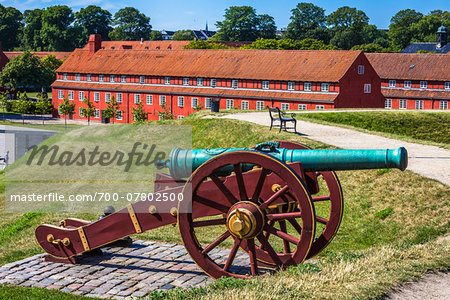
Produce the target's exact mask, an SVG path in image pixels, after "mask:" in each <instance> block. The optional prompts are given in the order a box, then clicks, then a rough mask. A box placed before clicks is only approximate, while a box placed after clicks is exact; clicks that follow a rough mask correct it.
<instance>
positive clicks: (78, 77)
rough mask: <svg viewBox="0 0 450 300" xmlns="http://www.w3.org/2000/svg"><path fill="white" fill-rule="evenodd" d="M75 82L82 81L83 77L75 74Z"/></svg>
mask: <svg viewBox="0 0 450 300" xmlns="http://www.w3.org/2000/svg"><path fill="white" fill-rule="evenodd" d="M75 81H81V75H80V74H79V73H77V74H75Z"/></svg>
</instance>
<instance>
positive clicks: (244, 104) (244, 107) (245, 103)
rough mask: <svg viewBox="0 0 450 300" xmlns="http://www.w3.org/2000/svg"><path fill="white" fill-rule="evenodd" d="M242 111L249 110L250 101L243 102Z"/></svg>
mask: <svg viewBox="0 0 450 300" xmlns="http://www.w3.org/2000/svg"><path fill="white" fill-rule="evenodd" d="M241 109H242V110H248V101H241Z"/></svg>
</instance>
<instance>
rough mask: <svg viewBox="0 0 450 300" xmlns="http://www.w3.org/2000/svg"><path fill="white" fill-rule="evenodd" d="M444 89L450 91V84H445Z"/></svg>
mask: <svg viewBox="0 0 450 300" xmlns="http://www.w3.org/2000/svg"><path fill="white" fill-rule="evenodd" d="M444 88H445V89H446V90H450V82H446V83H445V84H444Z"/></svg>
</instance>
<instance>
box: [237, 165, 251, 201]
mask: <svg viewBox="0 0 450 300" xmlns="http://www.w3.org/2000/svg"><path fill="white" fill-rule="evenodd" d="M233 167H234V173H235V174H236V181H237V184H238V188H239V196H240V197H241V201H247V200H248V198H247V191H246V189H245V183H244V177H243V176H242V168H241V164H235V165H233Z"/></svg>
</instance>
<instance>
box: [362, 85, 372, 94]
mask: <svg viewBox="0 0 450 300" xmlns="http://www.w3.org/2000/svg"><path fill="white" fill-rule="evenodd" d="M370 93H372V85H371V84H370V83H365V84H364V94H370Z"/></svg>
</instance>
